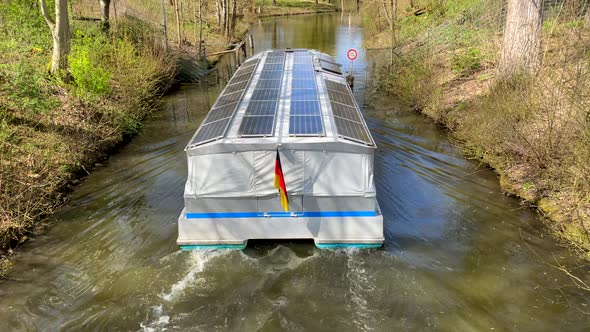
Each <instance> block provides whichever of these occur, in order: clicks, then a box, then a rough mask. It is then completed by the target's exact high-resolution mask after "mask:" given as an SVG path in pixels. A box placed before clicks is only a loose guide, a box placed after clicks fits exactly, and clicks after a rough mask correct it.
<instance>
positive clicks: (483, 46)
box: [369, 0, 590, 257]
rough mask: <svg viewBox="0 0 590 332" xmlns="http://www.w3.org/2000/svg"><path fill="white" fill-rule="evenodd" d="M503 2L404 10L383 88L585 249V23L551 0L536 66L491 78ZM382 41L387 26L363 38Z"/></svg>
mask: <svg viewBox="0 0 590 332" xmlns="http://www.w3.org/2000/svg"><path fill="white" fill-rule="evenodd" d="M416 2H418V3H419V4H420V1H416ZM502 4H503V1H500V0H449V1H446V2H445V3H444V4H442V3H441V2H438V4H436V2H433V1H429V2H423V4H422V5H424V8H426V9H427V13H426V14H423V15H420V16H414V15H412V13H413V12H414V10H407V11H405V10H402V12H403V14H398V15H400V16H401V19H400V22H399V29H400V30H399V34H398V40H399V45H400V46H399V47H398V49H397V51H396V54H397V56H396V57H395V59H394V64H393V70H392V73H393V75H391V76H389V69H388V68H387V69H384V71H383V75H384V76H385V77H384V78H385V80H384V82H386V83H385V84H383V86H382V88H383V89H384V90H387V91H389V92H390V93H393V94H396V95H398V96H400V97H401V98H403V99H405V100H406V101H407V102H408V103H410V104H412V105H413V106H415V107H416V109H418V110H420V111H421V112H422V113H424V114H425V115H427V116H429V117H431V118H432V119H434V120H435V121H437V122H438V123H440V124H442V125H444V126H445V127H447V128H448V129H449V130H450V131H451V133H452V134H453V135H454V137H455V138H457V139H458V140H459V141H461V142H462V143H463V145H464V147H465V152H466V154H467V155H468V156H471V157H473V158H478V159H481V160H482V161H484V162H486V163H488V164H490V165H491V166H492V167H493V168H494V169H495V170H496V171H497V172H498V174H499V175H500V181H501V184H502V187H503V188H504V189H505V190H507V191H508V192H510V193H513V194H516V195H518V196H520V197H522V198H523V199H525V200H527V201H529V202H531V203H532V204H533V205H534V206H537V207H539V208H540V211H542V212H543V214H544V215H545V216H547V217H548V219H549V220H552V221H554V222H553V223H550V224H551V225H552V226H553V229H555V230H556V231H557V232H556V233H557V234H558V235H560V236H562V237H563V238H565V239H567V240H568V241H569V242H570V243H571V244H573V245H574V246H575V247H577V248H579V249H581V250H582V251H583V252H586V255H588V250H589V249H590V242H589V237H588V232H587V229H589V227H590V168H589V166H588V165H590V124H589V123H588V111H587V106H586V105H588V103H589V102H590V96H589V95H588V91H590V78H589V77H588V76H589V72H590V71H589V70H590V64H589V60H588V56H587V54H588V53H587V52H588V51H587V50H588V46H590V43H589V41H590V28H588V27H586V26H585V25H584V22H583V21H582V20H581V19H580V17H579V16H580V15H579V12H578V9H579V8H574V6H572V7H571V8H568V7H567V6H566V7H557V8H549V9H548V10H547V12H546V18H545V24H544V28H543V40H544V65H543V68H542V70H541V73H540V74H539V76H538V77H536V78H533V79H531V78H526V77H522V78H518V79H515V81H514V82H509V83H506V84H499V83H497V82H495V80H494V74H495V69H494V67H495V63H496V60H497V57H498V55H499V45H500V44H501V37H502V24H503V11H502ZM402 9H403V8H402ZM388 40H389V33H388V32H387V31H385V32H381V33H376V34H375V38H373V39H372V40H371V41H370V43H372V45H369V46H373V47H378V46H383V45H386V43H387V41H388ZM589 257H590V256H589Z"/></svg>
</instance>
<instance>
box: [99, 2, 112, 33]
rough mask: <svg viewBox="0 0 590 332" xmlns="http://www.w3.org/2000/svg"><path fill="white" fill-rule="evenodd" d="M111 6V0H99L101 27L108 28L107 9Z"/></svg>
mask: <svg viewBox="0 0 590 332" xmlns="http://www.w3.org/2000/svg"><path fill="white" fill-rule="evenodd" d="M110 6H111V0H100V22H101V23H102V26H103V29H105V30H108V29H109V14H110V13H109V9H110Z"/></svg>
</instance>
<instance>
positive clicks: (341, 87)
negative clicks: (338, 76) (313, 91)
mask: <svg viewBox="0 0 590 332" xmlns="http://www.w3.org/2000/svg"><path fill="white" fill-rule="evenodd" d="M325 82H326V87H327V88H328V89H330V90H334V91H336V92H341V93H350V92H349V91H348V88H347V87H346V85H345V84H342V83H338V82H334V81H330V80H325Z"/></svg>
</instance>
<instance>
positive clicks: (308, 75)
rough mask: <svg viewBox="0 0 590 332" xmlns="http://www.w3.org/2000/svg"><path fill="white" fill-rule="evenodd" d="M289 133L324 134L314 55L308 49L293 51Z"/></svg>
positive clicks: (301, 134) (294, 134) (298, 134)
mask: <svg viewBox="0 0 590 332" xmlns="http://www.w3.org/2000/svg"><path fill="white" fill-rule="evenodd" d="M292 74H293V77H292V80H291V111H290V115H289V135H292V136H321V135H323V134H324V125H323V123H322V116H321V109H320V100H319V96H318V87H317V84H316V80H315V70H314V67H313V57H312V55H311V54H310V53H309V52H307V51H302V52H293V73H292Z"/></svg>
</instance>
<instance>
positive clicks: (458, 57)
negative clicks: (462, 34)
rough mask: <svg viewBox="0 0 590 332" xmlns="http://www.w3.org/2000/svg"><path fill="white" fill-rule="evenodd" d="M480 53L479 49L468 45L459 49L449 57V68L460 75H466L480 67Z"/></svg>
mask: <svg viewBox="0 0 590 332" xmlns="http://www.w3.org/2000/svg"><path fill="white" fill-rule="evenodd" d="M481 59H482V54H481V52H480V51H479V49H477V48H475V47H469V48H467V49H461V50H458V51H456V52H455V53H454V54H453V57H452V59H451V68H452V69H453V71H454V72H455V73H456V74H457V75H459V76H461V77H467V76H469V75H471V74H473V73H475V72H477V71H478V70H480V69H481Z"/></svg>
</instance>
